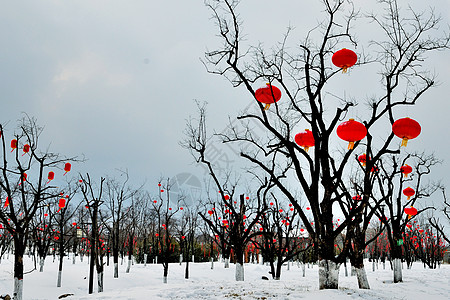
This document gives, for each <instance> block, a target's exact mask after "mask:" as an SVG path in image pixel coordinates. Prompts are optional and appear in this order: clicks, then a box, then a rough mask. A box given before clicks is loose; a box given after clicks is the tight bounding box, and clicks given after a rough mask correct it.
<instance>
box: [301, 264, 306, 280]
mask: <svg viewBox="0 0 450 300" xmlns="http://www.w3.org/2000/svg"><path fill="white" fill-rule="evenodd" d="M305 271H306V265H305V264H304V263H302V277H305Z"/></svg>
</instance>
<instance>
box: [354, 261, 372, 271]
mask: <svg viewBox="0 0 450 300" xmlns="http://www.w3.org/2000/svg"><path fill="white" fill-rule="evenodd" d="M372 271H373V272H375V260H372ZM356 274H358V270H356Z"/></svg>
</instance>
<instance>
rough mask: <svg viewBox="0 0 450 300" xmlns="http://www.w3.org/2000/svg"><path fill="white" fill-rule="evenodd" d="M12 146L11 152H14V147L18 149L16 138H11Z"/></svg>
mask: <svg viewBox="0 0 450 300" xmlns="http://www.w3.org/2000/svg"><path fill="white" fill-rule="evenodd" d="M11 148H12V150H11V152H13V151H14V149H17V140H16V139H13V140H11Z"/></svg>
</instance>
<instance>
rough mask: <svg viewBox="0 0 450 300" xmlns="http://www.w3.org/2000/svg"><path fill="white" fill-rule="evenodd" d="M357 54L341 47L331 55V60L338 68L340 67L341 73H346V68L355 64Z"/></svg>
mask: <svg viewBox="0 0 450 300" xmlns="http://www.w3.org/2000/svg"><path fill="white" fill-rule="evenodd" d="M357 60H358V56H357V55H356V53H355V52H353V51H352V50H349V49H345V48H344V49H341V50H339V51H336V52H335V53H334V54H333V56H332V57H331V62H332V63H333V64H334V65H335V66H336V67H338V68H342V73H346V72H347V69H348V68H350V67H351V66H353V65H354V64H356V61H357Z"/></svg>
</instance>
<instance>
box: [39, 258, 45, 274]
mask: <svg viewBox="0 0 450 300" xmlns="http://www.w3.org/2000/svg"><path fill="white" fill-rule="evenodd" d="M44 262H45V257H42V256H41V257H40V258H39V272H44Z"/></svg>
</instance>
